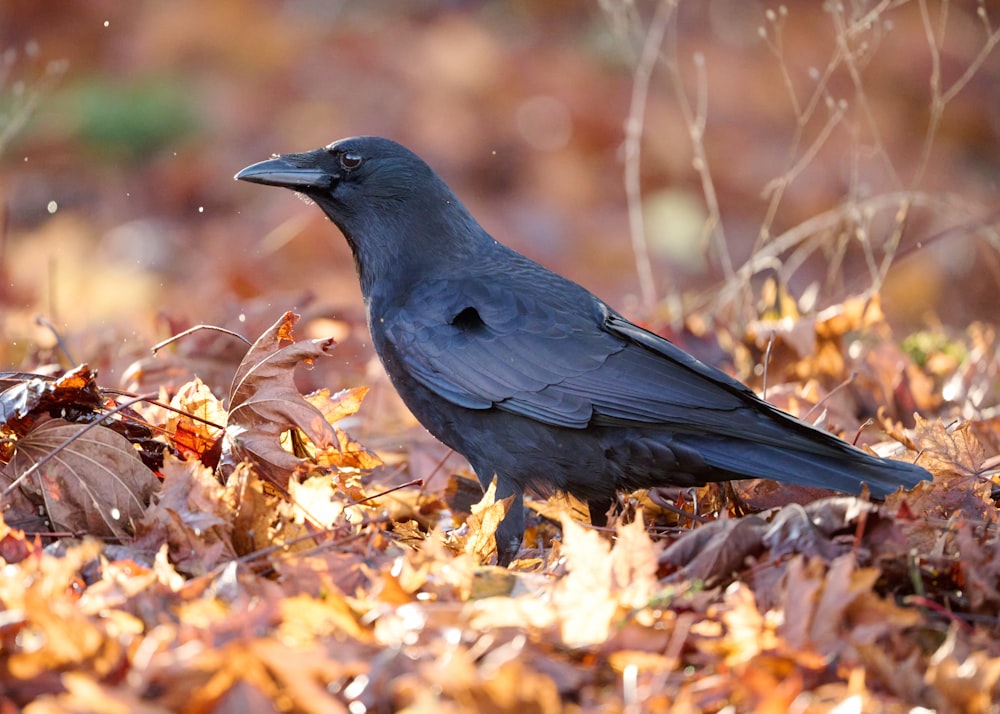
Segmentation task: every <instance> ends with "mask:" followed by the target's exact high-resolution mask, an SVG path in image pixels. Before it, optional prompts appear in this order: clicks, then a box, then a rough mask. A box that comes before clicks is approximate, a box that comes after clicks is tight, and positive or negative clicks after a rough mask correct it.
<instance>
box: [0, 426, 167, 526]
mask: <svg viewBox="0 0 1000 714" xmlns="http://www.w3.org/2000/svg"><path fill="white" fill-rule="evenodd" d="M84 429H86V427H85V426H82V425H80V424H71V423H69V422H67V421H64V420H62V419H48V420H45V421H43V422H40V423H39V424H38V425H37V426H35V428H33V429H32V430H31V431H29V432H28V434H27V435H25V436H24V437H23V438H22V439H19V440H18V443H17V452H16V453H15V455H14V458H13V460H12V461H11V462H10V463H9V464H7V466H6V467H5V468H4V475H5V476H6V477H7V478H9V479H10V480H11V481H15V480H17V479H18V478H20V477H21V476H22V475H24V474H25V473H26V472H27V471H28V469H30V468H31V467H32V466H34V465H35V464H36V463H38V462H39V461H40V460H41V459H43V458H44V457H46V456H47V455H48V454H49V453H50V452H52V451H53V450H54V449H56V448H57V447H60V446H64V445H65V444H67V443H68V445H66V446H65V448H63V449H62V450H61V451H60V452H59V453H58V454H57V455H56V456H55V457H53V458H51V459H49V460H48V461H47V462H45V463H44V464H43V465H42V466H40V467H39V468H38V469H36V470H35V471H33V472H32V474H30V475H29V476H28V478H27V479H25V481H24V482H23V483H22V484H21V488H22V489H24V490H25V492H26V493H27V494H28V496H29V498H32V499H33V500H35V501H36V502H39V503H43V504H44V505H45V509H46V512H47V513H48V517H49V520H50V521H51V523H52V527H53V529H55V530H64V531H69V532H72V533H87V534H90V535H94V536H97V537H107V536H111V537H114V538H118V539H127V538H129V537H130V534H131V533H132V529H133V523H135V522H136V521H138V520H139V518H140V517H141V516H142V513H143V511H144V510H145V509H146V506H147V505H148V503H149V499H150V496H151V495H152V494H153V492H154V491H156V489H157V488H158V487H159V481H158V480H157V478H156V477H155V476H154V475H153V473H152V472H151V471H150V470H149V469H148V468H146V467H145V466H144V465H143V463H142V461H141V460H140V459H139V457H138V456H137V455H136V451H135V449H134V448H132V445H131V444H130V443H129V442H128V440H127V439H125V437H123V436H121V435H120V434H118V433H116V432H114V431H112V430H110V429H107V428H104V427H102V426H98V427H94V428H91V429H89V430H87V431H86V432H84Z"/></svg>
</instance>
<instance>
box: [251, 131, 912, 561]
mask: <svg viewBox="0 0 1000 714" xmlns="http://www.w3.org/2000/svg"><path fill="white" fill-rule="evenodd" d="M236 178H238V179H242V180H245V181H251V182H255V183H262V184H268V185H274V186H283V187H286V188H290V189H292V190H294V191H297V192H299V193H301V194H304V195H306V196H308V197H309V198H311V199H312V200H313V201H315V202H316V204H317V205H319V207H320V208H322V209H323V211H324V212H325V213H326V215H327V216H329V217H330V219H331V220H332V221H333V222H334V223H335V224H336V225H337V226H338V227H339V228H340V230H341V232H342V233H343V234H344V236H345V237H346V239H347V241H348V243H349V244H350V246H351V249H352V251H353V254H354V259H355V263H356V267H357V271H358V276H359V279H360V281H361V290H362V294H363V296H364V300H365V305H366V307H367V314H368V324H369V328H370V330H371V334H372V339H373V342H374V345H375V349H376V351H377V353H378V355H379V358H380V359H381V360H382V364H383V365H384V366H385V370H386V372H387V373H388V375H389V377H390V379H391V380H392V383H393V385H394V386H395V388H396V389H397V391H398V392H399V394H400V396H401V397H402V398H403V401H404V402H405V403H406V404H407V406H408V407H409V408H410V410H411V411H412V412H413V414H414V415H415V416H416V417H417V419H418V420H419V421H420V422H421V423H422V424H423V425H424V426H425V427H426V428H427V429H428V431H430V432H431V433H432V434H433V435H434V436H436V437H437V438H438V439H440V440H441V441H443V442H444V443H445V444H447V445H448V446H450V447H452V448H453V449H455V451H457V452H459V453H461V454H463V455H464V456H465V457H466V458H467V459H468V460H469V463H470V464H471V465H472V467H473V469H474V470H475V471H476V474H477V475H478V477H479V480H480V482H482V483H483V484H484V485H487V484H489V482H490V481H491V480H492V479H493V477H494V475H495V476H496V478H497V493H498V496H499V497H507V496H511V495H513V496H515V501H514V504H513V506H512V508H511V510H510V513H509V514H508V516H507V518H506V519H505V520H504V522H503V523H502V524H501V526H500V528H499V530H498V532H497V550H498V560H499V562H500V563H502V564H506V563H509V562H510V560H511V559H512V558H513V557H514V556H515V555H516V554H517V551H518V548H519V546H520V542H521V538H522V536H523V533H524V512H523V504H522V495H523V492H524V490H525V489H527V488H534V489H536V490H539V491H541V492H543V493H546V492H551V491H566V492H569V493H572V494H574V495H575V496H577V497H579V498H581V499H583V500H584V501H586V502H587V503H588V505H589V507H590V512H591V519H592V521H594V522H595V523H603V522H604V521H605V517H606V513H607V510H608V508H609V507H610V505H611V503H612V500H613V498H614V495H615V492H616V491H617V490H619V489H625V490H631V489H636V488H643V487H652V486H659V485H668V484H673V485H697V484H703V483H706V482H710V481H723V480H729V479H739V478H771V479H775V480H778V481H783V482H788V483H796V484H803V485H809V486H820V487H824V488H829V489H834V490H837V491H844V492H849V493H857V492H859V491H860V490H861V488H862V484H867V485H868V488H869V489H870V491H871V493H872V495H873V496H875V497H883V496H885V495H886V494H888V493H890V492H892V491H894V490H895V489H896V488H898V487H900V486H903V487H906V488H910V487H912V486H914V485H916V483H917V482H919V481H920V480H922V479H929V478H930V476H929V474H928V473H927V472H926V471H925V470H924V469H922V468H920V467H918V466H916V465H913V464H910V463H907V462H902V461H890V460H883V459H879V458H875V457H873V456H870V455H868V454H866V453H864V452H862V451H861V450H859V449H856V448H854V447H852V446H850V445H849V444H847V443H845V442H844V441H841V440H840V439H838V438H836V437H834V436H833V435H831V434H828V433H826V432H823V431H821V430H819V429H816V428H814V427H812V426H810V425H808V424H805V423H804V422H802V421H799V420H798V419H795V418H794V417H792V416H790V415H788V414H786V413H784V412H782V411H780V410H778V409H777V408H775V407H773V406H771V405H770V404H768V403H766V402H765V401H763V400H761V399H760V398H758V397H757V396H756V395H755V394H754V393H753V392H752V391H751V390H749V389H748V388H747V387H745V386H744V385H742V384H741V383H739V382H738V381H736V380H734V379H732V378H731V377H729V376H728V375H726V374H725V373H724V372H722V371H720V370H718V369H715V368H714V367H711V366H708V365H706V364H703V363H702V362H700V361H698V360H697V359H695V358H694V357H692V356H691V355H689V354H687V353H686V352H684V351H683V350H681V349H680V348H678V347H676V346H675V345H673V344H672V343H671V342H669V341H667V340H666V339H664V338H662V337H659V336H658V335H655V334H653V333H651V332H648V331H647V330H644V329H642V328H640V327H638V326H636V325H634V324H633V323H631V322H629V321H628V320H626V319H625V318H624V317H622V316H621V315H619V314H618V313H616V312H615V311H614V310H612V309H611V308H610V307H608V306H607V305H606V304H605V303H604V302H602V301H601V300H600V299H598V298H597V297H595V296H594V295H592V294H591V293H590V292H588V291H587V290H585V289H584V288H582V287H581V286H579V285H577V284H576V283H574V282H572V281H570V280H567V279H566V278H563V277H561V276H559V275H556V274H555V273H553V272H551V271H549V270H546V269H545V268H543V267H542V266H540V265H538V264H537V263H535V262H533V261H531V260H529V259H528V258H526V257H524V256H523V255H521V254H519V253H517V252H515V251H513V250H511V249H510V248H508V247H506V246H504V245H503V244H501V243H499V242H497V241H496V240H494V239H493V238H492V237H491V236H490V235H489V234H488V233H486V231H485V230H483V228H482V227H481V226H480V225H479V224H478V223H477V222H476V220H475V219H474V218H473V217H472V216H471V215H470V214H469V212H468V211H467V210H466V209H465V207H464V206H463V205H462V203H461V202H460V201H459V200H458V199H457V198H456V197H455V195H454V194H453V193H452V191H451V190H450V189H449V188H448V186H447V185H445V183H444V182H443V181H442V180H441V179H440V178H439V177H438V176H437V175H436V174H435V173H434V172H433V171H432V170H431V169H430V167H428V166H427V164H426V163H424V161H422V160H421V159H420V158H419V157H418V156H416V155H415V154H413V153H412V152H410V151H409V150H407V149H406V148H404V147H402V146H400V145H399V144H396V143H394V142H392V141H389V140H388V139H382V138H378V137H357V138H351V139H344V140H341V141H338V142H335V143H333V144H330V145H329V146H327V147H324V148H321V149H317V150H315V151H310V152H306V153H302V154H287V155H282V156H277V157H275V158H272V159H269V160H267V161H263V162H260V163H257V164H254V165H253V166H250V167H248V168H246V169H244V170H243V171H241V172H240V173H238V174H237V175H236Z"/></svg>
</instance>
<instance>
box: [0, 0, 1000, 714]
mask: <svg viewBox="0 0 1000 714" xmlns="http://www.w3.org/2000/svg"><path fill="white" fill-rule="evenodd" d="M998 52H1000V21H998V18H997V16H996V7H995V3H989V2H985V1H984V0H978V1H975V0H967V1H963V0H892V1H888V0H881V1H880V0H856V1H855V2H851V3H788V4H787V5H782V4H780V3H771V2H766V1H763V2H745V1H744V0H712V2H701V1H698V0H681V1H680V2H675V1H674V0H638V1H636V2H633V1H632V0H601V1H600V2H570V1H567V0H546V2H535V3H525V2H520V3H503V2H496V1H489V0H485V1H482V2H448V3H427V2H412V0H382V2H378V3H368V2H325V3H317V2H301V1H298V2H280V3H273V2H271V3H268V2H258V3H248V2H245V0H215V1H213V2H212V3H205V2H202V1H201V0H172V2H170V3H163V2H143V1H142V0H135V1H133V2H128V3H106V2H86V3H63V4H62V6H61V7H60V10H59V12H53V10H52V8H51V7H50V4H48V3H39V2H36V1H35V0H4V2H2V3H0V336H2V339H0V369H3V370H10V371H5V372H2V373H0V490H2V495H0V509H2V513H0V514H2V520H0V561H2V562H0V714H8V713H9V712H18V711H22V710H23V711H27V712H31V713H33V714H39V713H40V712H94V711H100V712H139V713H143V712H166V711H183V712H209V711H212V712H226V711H239V712H245V711H252V712H267V711H296V712H331V711H332V712H336V711H348V712H351V714H360V713H361V712H386V711H398V710H404V711H411V712H434V713H435V714H437V713H438V712H451V711H456V712H458V711H475V712H511V711H514V712H518V714H526V713H527V712H554V711H587V712H607V711H611V712H615V711H622V712H638V711H663V710H672V711H678V712H726V713H727V714H728V713H729V712H736V711H761V712H768V713H770V712H776V713H781V714H784V712H827V711H836V712H838V713H843V712H879V711H890V712H893V711H899V712H903V711H912V710H914V709H915V708H918V707H924V708H927V709H937V710H939V711H942V712H953V711H954V712H959V711H961V712H966V711H969V712H997V711H1000V710H998V708H997V707H998V705H997V704H996V702H997V701H1000V684H998V682H1000V644H998V642H1000V618H998V615H997V613H998V611H1000V595H998V590H1000V582H998V581H1000V535H998V524H997V481H998V478H997V469H998V454H1000V410H998V409H1000V407H998V405H1000V386H998V385H1000V343H998V340H997V334H996V331H997V319H996V317H997V309H996V304H997V286H998V285H1000V260H998V257H997V256H998V255H1000V225H998V223H1000V212H998V209H997V200H996V199H997V186H998V177H1000V158H998V157H1000V148H998V147H1000V125H998V123H997V112H996V107H997V106H1000V62H998V61H997V57H998ZM356 134H380V135H384V136H389V137H392V138H395V139H397V140H400V141H401V142H402V143H404V144H406V145H408V146H410V147H411V148H413V149H415V150H417V151H418V153H420V155H421V156H423V157H424V158H426V159H427V160H428V162H429V163H430V164H431V165H432V166H434V168H435V169H436V170H437V171H438V172H439V173H440V174H441V175H442V177H444V178H446V180H447V181H448V182H449V184H450V185H452V186H453V187H454V188H455V190H456V192H457V193H458V195H460V196H461V198H462V200H463V202H466V204H467V205H468V206H469V208H470V209H471V210H472V212H473V213H474V214H475V215H476V216H477V218H478V219H479V220H480V222H481V223H482V224H483V225H484V226H485V227H486V228H487V229H488V230H489V231H490V232H491V234H493V235H496V237H497V238H498V239H500V240H502V241H503V242H505V243H508V244H510V245H511V246H512V247H514V248H516V249H518V250H520V251H522V252H524V253H525V254H527V255H529V256H530V257H532V258H534V259H536V260H538V261H539V262H541V263H543V264H544V265H546V266H547V267H550V268H552V269H554V270H556V271H558V272H560V273H563V274H566V275H568V276H570V277H572V278H573V279H574V280H577V281H579V282H580V283H581V284H583V285H585V286H587V287H588V288H589V289H591V290H593V291H594V292H595V293H597V294H599V295H601V296H602V297H604V298H605V299H606V300H607V301H608V302H609V304H611V305H613V306H615V307H616V308H618V309H621V310H622V311H623V312H624V313H625V314H627V315H628V316H629V317H630V318H635V319H638V320H642V321H644V322H643V324H644V325H645V326H648V327H649V328H650V329H653V330H655V331H657V332H659V333H662V334H664V335H665V336H667V337H668V338H670V339H672V340H674V341H675V342H676V343H678V344H679V345H680V346H681V347H683V348H685V349H687V350H689V351H691V352H692V353H694V354H695V355H696V356H697V357H699V358H701V359H703V360H704V361H707V362H710V363H712V364H714V365H718V366H720V367H722V368H723V369H725V370H727V371H729V372H730V373H732V374H734V375H735V376H737V377H738V378H740V379H741V380H743V381H744V382H746V383H748V384H749V385H751V386H752V387H753V388H754V389H755V390H757V391H759V392H761V393H763V394H764V395H765V396H766V398H767V399H768V400H769V401H771V402H773V403H775V404H776V405H778V406H779V407H781V408H783V409H786V410H788V411H790V412H792V413H794V414H796V415H799V416H800V417H801V418H803V419H806V420H808V421H810V422H815V423H816V424H817V425H818V426H820V427H821V428H825V429H828V430H830V431H832V432H835V433H838V434H840V435H842V436H843V437H844V438H845V439H847V440H848V441H854V442H856V443H858V444H859V445H862V446H863V447H864V448H872V449H873V450H875V451H876V452H878V453H879V454H880V455H884V456H886V457H888V458H897V459H908V460H915V461H917V462H918V463H920V464H922V465H923V466H925V467H926V468H927V469H928V470H930V471H931V472H932V473H933V475H934V482H933V483H927V484H923V485H921V486H920V487H918V488H917V489H915V490H914V491H912V492H910V493H897V494H894V495H893V496H891V497H890V498H888V499H887V500H886V501H885V502H884V503H871V502H869V501H868V500H867V499H865V498H864V497H862V498H854V497H845V496H843V495H838V494H833V493H826V492H816V491H806V490H802V489H793V488H792V487H788V486H782V487H780V488H778V487H776V486H775V485H774V483H773V482H767V481H759V482H747V483H737V484H733V485H731V486H712V487H708V488H704V489H699V490H688V489H657V490H651V491H648V492H637V493H633V494H623V495H622V499H621V502H620V503H619V504H618V510H619V515H618V516H617V517H616V518H613V519H612V520H611V522H610V525H609V527H608V528H606V529H594V528H591V527H589V526H586V525H583V524H586V523H587V522H588V518H587V513H586V508H585V506H583V505H581V504H578V503H573V502H570V501H565V500H560V499H551V500H547V501H546V500H540V499H537V500H534V501H530V504H529V505H530V508H531V511H532V513H531V515H530V517H529V519H528V520H529V528H528V532H527V537H526V540H525V544H524V548H523V550H522V551H521V553H520V558H519V560H517V561H516V562H515V563H514V564H513V566H512V568H510V569H509V570H506V569H503V570H502V569H498V568H495V567H493V566H492V565H491V563H492V562H494V561H493V558H494V554H493V548H494V545H493V539H492V534H493V530H494V528H495V527H496V524H497V522H498V521H499V519H500V518H501V515H502V513H503V509H504V508H505V505H504V504H502V503H499V504H498V503H494V502H493V499H492V495H491V494H486V496H485V497H484V495H483V493H482V491H481V489H480V487H479V484H478V483H476V482H475V481H474V480H473V478H472V474H471V473H469V472H468V467H467V466H466V465H465V464H464V463H463V462H462V460H461V458H459V457H457V456H454V455H451V454H449V453H448V452H447V451H446V450H444V448H443V447H441V445H439V444H437V443H436V442H434V441H433V440H432V439H431V438H430V437H429V436H428V435H427V434H426V432H424V431H423V430H421V429H420V428H419V426H418V425H417V424H416V423H415V422H414V420H413V418H412V416H410V415H409V414H408V413H407V412H406V411H405V409H403V408H402V406H401V404H400V403H399V401H398V399H396V397H395V396H394V394H393V393H392V389H391V386H390V385H389V384H388V381H387V379H386V377H385V375H384V374H383V373H382V371H381V369H380V368H379V366H378V365H377V363H376V362H375V361H374V360H373V355H372V350H371V345H370V339H369V336H368V333H367V328H366V325H365V316H364V314H363V308H362V307H361V300H360V296H359V295H358V287H357V280H356V276H355V274H354V264H353V261H352V260H351V257H350V254H349V251H348V248H347V246H346V244H345V243H344V241H343V240H341V238H340V236H338V235H337V232H336V230H335V229H334V228H333V227H332V226H331V225H330V223H329V222H328V221H326V220H325V219H324V218H323V217H322V215H321V214H320V212H319V211H317V210H315V208H314V207H313V208H307V207H305V206H303V205H302V204H301V203H299V202H298V201H296V200H294V199H293V198H292V197H291V196H290V195H288V194H287V192H283V191H263V192H261V191H259V190H258V189H255V188H254V187H251V186H247V185H245V184H240V183H237V182H234V181H233V180H232V176H233V174H234V173H235V172H236V171H238V170H239V169H241V168H242V167H244V166H246V165H248V164H249V163H252V162H254V161H258V160H261V159H264V158H266V157H267V156H268V155H270V154H271V153H272V152H276V151H277V152H285V151H302V150H307V149H312V148H315V147H317V146H321V145H324V144H326V143H328V142H330V141H332V140H334V139H337V138H340V137H344V136H349V135H356ZM640 159H641V160H640ZM630 242H631V246H630ZM883 309H884V310H885V314H883V312H882V310H883ZM286 310H291V311H294V312H296V313H299V314H301V315H302V317H301V319H300V320H299V321H298V322H296V319H295V318H294V317H293V316H292V315H290V314H286V315H282V313H284V312H285V311H286ZM200 323H212V324H213V325H216V326H220V327H222V328H226V329H228V330H230V331H235V332H239V333H241V334H242V335H243V336H244V337H246V338H248V339H247V345H249V344H250V342H251V341H253V340H254V339H255V338H256V337H257V336H258V335H261V336H260V337H259V339H257V341H256V343H255V344H254V345H253V346H252V347H250V348H249V349H248V347H247V345H244V344H243V343H242V342H241V341H240V340H239V339H238V338H236V337H234V336H233V335H232V334H228V335H227V334H224V333H222V332H219V331H215V330H212V331H206V330H200V331H196V332H194V333H191V334H186V335H185V336H184V337H182V338H180V339H177V340H175V341H173V342H171V343H170V344H169V345H167V346H164V347H162V348H160V349H156V350H154V351H155V356H149V355H150V349H151V348H152V347H153V346H154V345H155V343H157V342H159V341H160V340H163V339H166V338H169V337H171V336H173V335H177V334H178V333H185V332H186V331H187V329H188V328H190V327H192V326H194V325H198V324H200ZM272 323H273V326H271V327H270V328H269V327H268V326H269V325H272ZM331 336H332V337H331ZM915 415H919V416H915ZM776 476H780V474H776Z"/></svg>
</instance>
